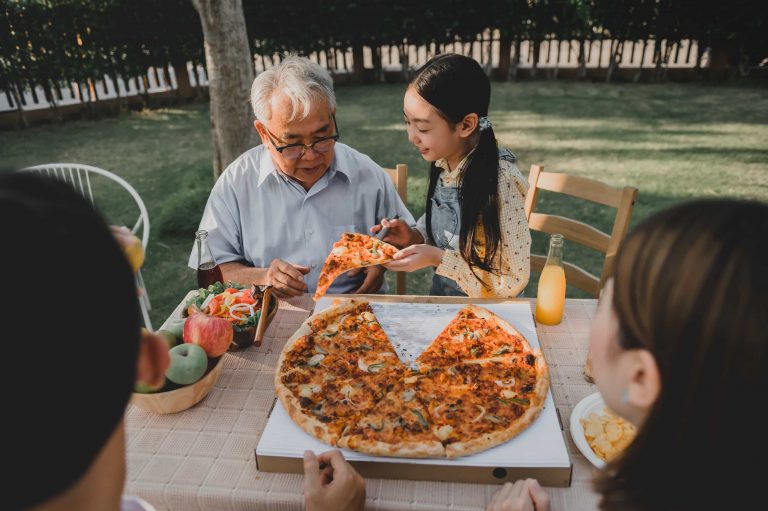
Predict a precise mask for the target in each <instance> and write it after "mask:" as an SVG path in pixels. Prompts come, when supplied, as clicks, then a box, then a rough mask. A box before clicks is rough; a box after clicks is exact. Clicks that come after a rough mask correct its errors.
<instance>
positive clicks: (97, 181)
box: [22, 163, 152, 331]
mask: <svg viewBox="0 0 768 511" xmlns="http://www.w3.org/2000/svg"><path fill="white" fill-rule="evenodd" d="M22 170H23V171H30V172H38V173H39V174H42V175H45V176H50V177H53V178H55V179H58V180H60V181H64V182H65V183H67V184H69V185H71V186H72V187H73V188H74V189H75V190H77V191H78V192H80V193H81V194H82V195H83V196H84V197H85V198H86V199H88V200H89V201H91V204H93V205H94V206H96V207H98V206H99V205H102V206H113V205H114V202H115V201H114V197H115V193H128V194H129V195H130V196H131V199H132V202H133V203H134V204H133V206H134V207H133V208H131V207H129V209H130V211H122V212H120V213H122V214H121V215H118V216H119V217H120V218H119V219H118V218H111V215H110V214H109V213H115V214H116V213H117V212H115V211H109V212H105V211H104V210H103V209H102V210H101V213H102V214H103V215H104V216H105V217H106V218H107V220H108V221H110V223H113V222H114V223H116V224H117V225H120V224H121V223H122V220H124V219H125V218H126V217H127V218H129V219H130V221H131V222H133V218H136V221H135V223H134V224H133V228H132V229H131V232H132V233H133V234H135V235H137V236H140V238H141V244H142V246H143V247H144V251H145V252H146V250H147V244H148V243H149V214H148V213H147V208H146V206H145V205H144V201H143V200H142V199H141V197H140V196H139V194H138V192H136V190H135V189H134V188H133V186H131V185H130V184H129V183H128V182H127V181H126V180H125V179H123V178H121V177H120V176H118V175H116V174H113V173H112V172H109V171H108V170H104V169H100V168H98V167H92V166H91V165H82V164H79V163H48V164H45V165H36V166H34V167H27V168H24V169H22ZM108 209H110V210H112V209H115V208H108ZM136 211H138V217H136V216H134V215H136ZM139 231H141V234H140V235H139ZM135 279H136V286H137V287H138V288H139V289H141V294H140V296H139V305H140V306H141V314H142V316H143V318H144V326H145V327H146V328H147V329H149V330H150V331H151V330H152V322H151V321H150V319H149V311H150V310H151V309H152V305H151V304H150V302H149V294H148V293H147V287H146V286H145V285H144V278H143V277H142V275H141V270H139V271H137V272H136V275H135Z"/></svg>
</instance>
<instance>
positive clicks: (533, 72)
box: [531, 39, 541, 78]
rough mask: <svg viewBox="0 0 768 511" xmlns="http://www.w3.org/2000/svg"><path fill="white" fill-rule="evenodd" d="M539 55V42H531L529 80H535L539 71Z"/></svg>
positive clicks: (536, 40) (535, 40)
mask: <svg viewBox="0 0 768 511" xmlns="http://www.w3.org/2000/svg"><path fill="white" fill-rule="evenodd" d="M540 54H541V41H539V40H538V39H534V40H533V61H532V62H531V78H536V72H537V71H538V69H539V55H540Z"/></svg>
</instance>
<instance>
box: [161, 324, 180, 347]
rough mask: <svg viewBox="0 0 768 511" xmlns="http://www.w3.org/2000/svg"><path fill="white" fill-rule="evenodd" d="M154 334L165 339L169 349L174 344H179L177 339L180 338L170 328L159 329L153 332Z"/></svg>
mask: <svg viewBox="0 0 768 511" xmlns="http://www.w3.org/2000/svg"><path fill="white" fill-rule="evenodd" d="M155 334H157V335H158V336H160V337H161V338H162V339H163V340H164V341H165V343H166V344H167V345H168V349H169V350H170V349H171V348H173V347H174V346H176V345H177V344H179V341H180V340H181V339H180V338H179V337H177V336H176V334H174V333H173V332H171V331H170V330H163V329H161V330H158V331H157V332H155Z"/></svg>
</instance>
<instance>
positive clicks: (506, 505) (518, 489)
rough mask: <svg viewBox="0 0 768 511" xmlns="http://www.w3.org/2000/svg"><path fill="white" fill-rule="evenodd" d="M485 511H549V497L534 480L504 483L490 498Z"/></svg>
mask: <svg viewBox="0 0 768 511" xmlns="http://www.w3.org/2000/svg"><path fill="white" fill-rule="evenodd" d="M486 511H549V495H547V493H546V492H545V491H544V490H543V489H542V487H541V485H539V482H538V481H537V480H536V479H520V480H519V481H516V482H515V483H514V484H512V483H504V486H502V487H501V488H500V489H499V490H498V491H497V492H496V493H494V494H493V497H491V501H490V502H489V503H488V507H487V508H486Z"/></svg>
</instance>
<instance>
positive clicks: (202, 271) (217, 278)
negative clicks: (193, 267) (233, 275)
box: [195, 230, 224, 287]
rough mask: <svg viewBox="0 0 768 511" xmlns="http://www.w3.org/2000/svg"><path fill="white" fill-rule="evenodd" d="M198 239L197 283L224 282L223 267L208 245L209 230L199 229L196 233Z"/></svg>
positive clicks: (203, 285) (206, 284) (202, 284)
mask: <svg viewBox="0 0 768 511" xmlns="http://www.w3.org/2000/svg"><path fill="white" fill-rule="evenodd" d="M195 240H196V241H197V285H198V286H200V287H208V286H210V285H211V284H213V283H214V282H222V283H223V282H224V277H223V276H222V274H221V268H220V267H219V264H218V263H217V262H216V259H214V257H213V254H212V253H211V247H209V246H208V231H204V230H199V231H197V232H196V233H195Z"/></svg>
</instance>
